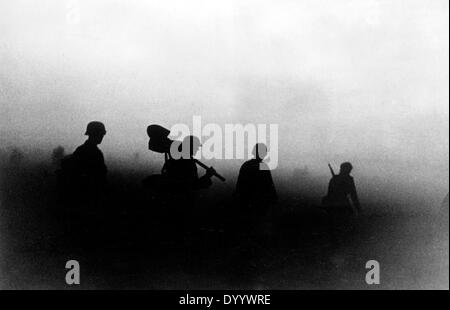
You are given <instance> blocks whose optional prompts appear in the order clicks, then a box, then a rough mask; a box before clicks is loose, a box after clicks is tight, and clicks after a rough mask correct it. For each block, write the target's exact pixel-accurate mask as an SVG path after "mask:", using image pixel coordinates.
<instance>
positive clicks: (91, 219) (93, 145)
mask: <svg viewBox="0 0 450 310" xmlns="http://www.w3.org/2000/svg"><path fill="white" fill-rule="evenodd" d="M105 134H106V130H105V125H103V124H102V123H101V122H96V121H95V122H90V123H89V124H88V125H87V129H86V133H85V135H87V136H88V139H87V140H86V142H85V143H84V144H82V145H81V146H79V147H78V148H77V149H76V150H75V152H74V153H73V154H71V155H69V156H66V157H65V158H64V159H63V160H62V164H61V168H62V169H61V171H60V172H59V182H60V183H61V184H62V185H60V187H61V188H62V197H61V198H62V199H63V201H62V202H63V204H64V206H65V211H64V214H63V218H64V220H65V225H66V227H67V229H68V233H69V234H71V235H72V236H73V237H74V238H77V239H78V238H81V240H82V241H83V242H82V243H83V244H85V245H91V244H94V243H95V242H94V240H96V237H97V236H98V233H99V231H101V230H102V229H104V227H103V225H102V224H100V222H99V221H100V219H102V218H103V215H102V214H101V213H100V210H101V207H102V203H101V198H102V194H103V193H104V189H105V185H106V174H107V168H106V165H105V161H104V157H103V153H102V151H101V150H100V149H99V148H98V145H99V144H101V143H102V141H103V137H104V136H105Z"/></svg>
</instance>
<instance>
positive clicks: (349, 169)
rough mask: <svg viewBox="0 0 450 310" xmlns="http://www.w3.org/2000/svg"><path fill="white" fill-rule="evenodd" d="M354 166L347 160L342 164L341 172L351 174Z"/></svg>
mask: <svg viewBox="0 0 450 310" xmlns="http://www.w3.org/2000/svg"><path fill="white" fill-rule="evenodd" d="M352 170H353V166H352V164H351V163H349V162H345V163H342V164H341V172H340V173H341V174H350V172H352Z"/></svg>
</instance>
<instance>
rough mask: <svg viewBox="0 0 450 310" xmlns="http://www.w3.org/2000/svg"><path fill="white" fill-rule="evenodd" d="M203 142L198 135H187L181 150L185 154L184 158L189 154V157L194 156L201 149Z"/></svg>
mask: <svg viewBox="0 0 450 310" xmlns="http://www.w3.org/2000/svg"><path fill="white" fill-rule="evenodd" d="M200 146H202V144H201V143H200V139H199V138H197V137H196V136H187V137H185V138H184V139H183V142H182V143H181V150H179V151H181V152H182V154H183V158H184V157H186V156H187V155H189V157H192V156H194V155H195V154H196V153H197V152H198V150H199V149H200Z"/></svg>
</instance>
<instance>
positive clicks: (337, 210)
mask: <svg viewBox="0 0 450 310" xmlns="http://www.w3.org/2000/svg"><path fill="white" fill-rule="evenodd" d="M352 170H353V166H352V164H351V163H349V162H345V163H343V164H341V169H340V172H339V174H338V175H333V177H332V178H331V180H330V183H329V186H328V194H327V196H325V198H324V201H323V203H324V205H325V207H326V208H327V210H328V211H329V212H331V213H333V214H335V215H341V216H346V215H352V214H353V208H352V205H351V203H350V200H349V196H350V198H351V200H352V202H353V206H354V207H355V208H356V209H357V210H358V212H360V211H361V206H360V203H359V199H358V195H357V193H356V186H355V181H354V179H353V177H352V176H351V175H350V173H351V172H352Z"/></svg>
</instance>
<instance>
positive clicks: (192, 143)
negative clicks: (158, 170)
mask: <svg viewBox="0 0 450 310" xmlns="http://www.w3.org/2000/svg"><path fill="white" fill-rule="evenodd" d="M173 143H174V144H173V149H174V150H175V152H176V153H178V154H172V153H170V154H167V158H166V162H165V164H164V167H163V169H162V175H163V176H164V178H165V179H166V184H165V185H166V187H168V188H166V189H165V192H166V194H167V197H166V198H167V199H168V202H167V204H168V207H169V209H170V210H171V211H173V212H174V214H173V213H172V215H173V216H174V218H175V219H176V222H178V223H176V224H177V226H178V228H179V229H182V230H186V229H188V228H189V226H191V224H190V223H189V222H191V221H192V212H193V211H194V210H193V209H194V206H195V200H196V192H197V190H199V189H204V188H208V187H210V186H211V185H212V182H211V177H212V176H213V175H215V174H216V171H215V170H214V168H212V167H211V168H208V169H207V170H206V173H205V174H204V175H203V176H201V177H199V175H198V172H197V161H196V160H195V159H194V156H195V154H196V153H197V152H198V150H199V148H200V146H201V144H200V140H199V139H198V138H197V137H194V136H187V137H186V138H184V139H183V142H181V143H177V142H173ZM177 151H178V152H177ZM176 155H180V157H179V158H176V157H177V156H176Z"/></svg>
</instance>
